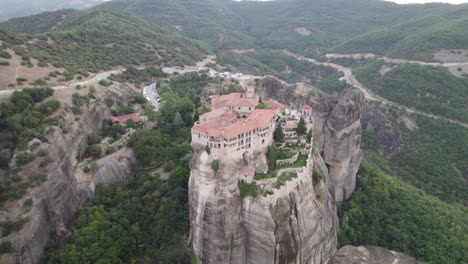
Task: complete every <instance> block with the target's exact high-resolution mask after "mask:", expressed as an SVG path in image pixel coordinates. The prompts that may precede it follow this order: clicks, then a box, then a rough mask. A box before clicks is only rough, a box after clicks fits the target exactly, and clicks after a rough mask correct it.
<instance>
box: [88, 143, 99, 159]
mask: <svg viewBox="0 0 468 264" xmlns="http://www.w3.org/2000/svg"><path fill="white" fill-rule="evenodd" d="M88 151H89V155H91V156H93V157H94V158H99V157H101V155H102V148H101V145H99V144H94V145H91V146H89V150H88Z"/></svg>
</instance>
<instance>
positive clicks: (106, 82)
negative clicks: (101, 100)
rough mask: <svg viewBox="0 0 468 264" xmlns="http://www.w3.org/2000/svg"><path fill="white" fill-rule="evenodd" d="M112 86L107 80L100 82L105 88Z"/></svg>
mask: <svg viewBox="0 0 468 264" xmlns="http://www.w3.org/2000/svg"><path fill="white" fill-rule="evenodd" d="M111 84H112V82H109V81H107V80H100V81H99V85H101V86H104V87H109V86H110V85H111Z"/></svg>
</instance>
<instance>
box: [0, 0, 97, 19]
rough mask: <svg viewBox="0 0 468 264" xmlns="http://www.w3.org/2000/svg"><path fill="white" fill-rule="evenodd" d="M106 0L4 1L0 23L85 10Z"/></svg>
mask: <svg viewBox="0 0 468 264" xmlns="http://www.w3.org/2000/svg"><path fill="white" fill-rule="evenodd" d="M102 2H104V0H2V3H1V9H0V21H2V20H6V19H9V18H14V17H21V16H30V15H34V14H38V13H41V12H47V11H55V10H59V9H66V8H78V9H85V8H90V7H92V6H94V5H97V4H100V3H102Z"/></svg>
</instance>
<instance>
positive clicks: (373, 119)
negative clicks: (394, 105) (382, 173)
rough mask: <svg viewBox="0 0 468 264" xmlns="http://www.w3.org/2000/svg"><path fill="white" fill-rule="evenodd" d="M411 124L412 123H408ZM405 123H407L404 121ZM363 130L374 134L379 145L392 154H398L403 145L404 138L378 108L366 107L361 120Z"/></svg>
mask: <svg viewBox="0 0 468 264" xmlns="http://www.w3.org/2000/svg"><path fill="white" fill-rule="evenodd" d="M407 122H411V121H409V120H408V121H407ZM403 123H405V122H404V121H403ZM361 124H362V128H363V129H364V130H367V131H369V132H370V133H373V134H374V135H375V136H376V137H377V139H378V140H379V143H380V144H381V145H382V146H384V147H385V148H386V149H387V150H388V151H390V152H397V151H399V150H400V148H401V145H402V143H403V142H402V141H403V139H402V137H401V135H400V133H398V131H396V130H395V129H394V128H393V127H394V124H391V122H390V121H389V120H388V118H387V116H386V115H385V114H384V113H383V112H382V111H381V110H380V109H379V108H378V107H377V106H366V107H365V108H364V111H363V115H362V118H361Z"/></svg>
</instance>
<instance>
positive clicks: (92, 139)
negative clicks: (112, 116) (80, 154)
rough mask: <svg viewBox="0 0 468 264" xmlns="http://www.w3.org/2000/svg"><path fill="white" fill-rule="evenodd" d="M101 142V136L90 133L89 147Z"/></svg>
mask: <svg viewBox="0 0 468 264" xmlns="http://www.w3.org/2000/svg"><path fill="white" fill-rule="evenodd" d="M101 140H102V137H101V135H99V134H96V133H91V134H90V135H89V136H88V145H89V146H91V145H94V144H97V143H99V142H101Z"/></svg>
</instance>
